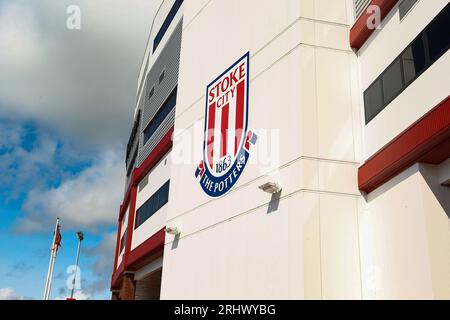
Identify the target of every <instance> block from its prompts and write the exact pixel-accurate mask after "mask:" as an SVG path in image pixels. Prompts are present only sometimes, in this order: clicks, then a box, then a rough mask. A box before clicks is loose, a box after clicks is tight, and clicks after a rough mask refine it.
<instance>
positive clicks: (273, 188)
mask: <svg viewBox="0 0 450 320" xmlns="http://www.w3.org/2000/svg"><path fill="white" fill-rule="evenodd" d="M258 188H260V189H261V190H262V191H264V192H267V193H271V194H274V193H278V192H280V191H281V189H282V188H281V186H280V185H279V184H278V183H276V182H267V183H264V184H263V185H261V186H259V187H258Z"/></svg>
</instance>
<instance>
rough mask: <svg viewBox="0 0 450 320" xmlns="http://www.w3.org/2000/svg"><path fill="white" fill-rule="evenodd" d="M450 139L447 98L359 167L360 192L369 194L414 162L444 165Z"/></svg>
mask: <svg viewBox="0 0 450 320" xmlns="http://www.w3.org/2000/svg"><path fill="white" fill-rule="evenodd" d="M449 140H450V96H449V97H447V99H446V100H444V101H443V102H441V103H440V104H439V105H437V106H436V107H434V108H433V109H432V110H431V111H430V112H428V113H427V114H426V115H425V116H423V117H422V118H421V119H419V120H418V121H416V122H415V123H414V124H413V125H412V126H410V127H409V128H408V129H406V130H405V131H403V132H402V133H401V134H400V135H398V136H397V137H396V138H394V139H393V140H392V141H391V142H389V143H388V144H387V145H386V146H385V147H384V148H383V149H381V150H380V151H378V152H377V153H376V154H375V155H373V156H372V157H371V158H370V159H368V160H367V161H366V163H364V164H363V165H362V166H361V167H360V168H359V170H358V185H359V189H360V190H361V191H365V192H371V191H373V190H374V189H376V188H377V187H379V186H380V185H382V184H383V183H385V182H386V181H388V180H389V179H391V178H392V177H394V176H395V175H397V174H399V173H400V172H402V171H403V170H405V169H406V168H408V167H410V166H411V165H413V164H414V163H417V162H425V163H431V164H439V163H441V162H443V161H444V160H446V159H448V158H449V157H450V148H449V147H448V146H449V144H450V142H449Z"/></svg>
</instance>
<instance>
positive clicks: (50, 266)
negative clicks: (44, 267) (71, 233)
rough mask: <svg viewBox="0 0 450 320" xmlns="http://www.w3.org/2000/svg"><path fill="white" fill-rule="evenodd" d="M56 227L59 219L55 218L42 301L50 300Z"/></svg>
mask: <svg viewBox="0 0 450 320" xmlns="http://www.w3.org/2000/svg"><path fill="white" fill-rule="evenodd" d="M58 226H59V218H56V225H55V232H54V233H53V241H52V247H51V254H50V262H49V264H48V271H47V280H46V281H45V289H44V298H43V300H48V299H49V298H50V288H51V285H52V276H53V267H54V265H55V258H56V248H55V240H56V233H57V232H58Z"/></svg>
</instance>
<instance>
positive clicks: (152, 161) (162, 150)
mask: <svg viewBox="0 0 450 320" xmlns="http://www.w3.org/2000/svg"><path fill="white" fill-rule="evenodd" d="M172 134H173V127H172V128H170V130H169V131H168V132H167V133H166V135H165V136H164V137H163V138H162V139H161V141H160V142H159V143H158V144H157V145H156V147H155V148H154V149H153V151H152V152H151V153H150V154H149V155H148V157H147V159H145V160H144V162H143V163H142V164H141V165H140V166H139V168H135V169H134V170H133V173H132V174H131V181H130V185H129V187H128V190H127V192H126V193H125V197H124V200H123V203H122V206H121V208H120V211H119V220H122V217H123V215H124V214H125V211H126V209H127V207H128V202H129V201H130V192H131V189H132V186H137V184H138V183H139V181H141V180H142V178H144V176H145V175H146V174H147V173H148V172H149V171H150V170H151V169H153V167H154V166H155V165H156V164H157V163H158V161H159V160H161V158H162V157H163V156H164V155H165V154H166V153H167V152H169V150H170V148H172Z"/></svg>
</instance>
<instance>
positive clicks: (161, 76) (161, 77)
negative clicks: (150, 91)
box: [159, 70, 165, 84]
mask: <svg viewBox="0 0 450 320" xmlns="http://www.w3.org/2000/svg"><path fill="white" fill-rule="evenodd" d="M164 76H165V70H163V71H162V72H161V74H160V75H159V84H161V82H162V81H163V80H164Z"/></svg>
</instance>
